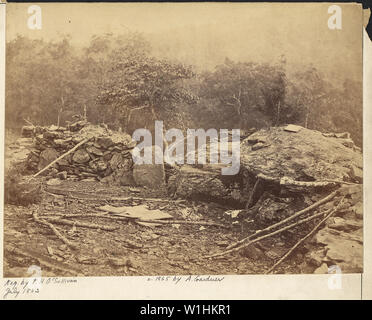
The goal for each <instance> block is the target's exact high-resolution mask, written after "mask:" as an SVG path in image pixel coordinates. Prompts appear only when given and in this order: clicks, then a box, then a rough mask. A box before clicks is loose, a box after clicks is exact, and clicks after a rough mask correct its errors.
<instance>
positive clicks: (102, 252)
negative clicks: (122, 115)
mask: <svg viewBox="0 0 372 320" xmlns="http://www.w3.org/2000/svg"><path fill="white" fill-rule="evenodd" d="M84 128H85V129H84ZM290 129H292V128H290ZM295 129H296V130H298V131H296V130H294V131H291V130H286V129H285V128H282V127H281V128H272V129H269V130H261V131H258V132H256V133H253V134H252V135H250V136H249V137H248V138H246V139H244V140H243V141H242V143H241V144H242V147H241V150H242V169H241V172H240V173H239V175H237V176H236V177H234V178H231V177H230V178H226V177H223V176H221V175H220V167H218V166H217V167H215V166H211V165H203V166H199V165H198V166H194V167H190V166H183V167H169V166H163V165H156V166H152V165H149V166H145V167H136V166H135V165H133V164H129V165H128V163H129V161H130V160H128V159H130V157H128V153H130V150H131V148H132V145H131V142H130V140H129V139H127V135H125V134H121V133H114V132H110V131H109V130H108V129H107V128H104V127H98V126H91V125H87V124H84V123H83V124H81V127H79V126H77V127H76V128H75V127H74V128H72V129H71V128H63V129H61V128H55V127H52V128H47V129H45V128H39V129H36V128H28V129H26V130H25V132H24V135H26V136H28V137H25V138H21V139H20V140H18V141H17V142H16V143H13V144H11V145H8V146H7V150H6V156H7V159H6V160H7V167H8V168H11V169H10V170H13V172H11V171H8V176H7V178H6V181H5V182H6V183H5V188H6V190H5V191H6V200H7V204H6V206H5V210H4V276H5V277H20V276H27V269H28V267H29V266H31V265H39V266H41V267H42V270H43V272H44V273H43V274H44V275H48V276H67V275H75V276H76V275H85V276H109V275H165V274H167V275H170V274H184V275H188V274H262V273H265V272H266V271H268V270H269V269H270V268H271V267H272V266H273V265H274V264H275V262H277V261H278V260H279V259H280V258H281V257H283V255H285V254H286V253H287V252H288V250H289V249H290V248H291V247H292V246H293V245H295V244H296V243H297V242H298V241H299V240H301V239H302V238H304V237H305V236H306V235H307V234H308V233H309V232H310V230H312V229H313V228H314V227H315V226H316V225H317V224H318V223H319V222H320V221H321V220H322V219H323V218H324V217H325V216H326V215H327V214H329V213H332V216H331V217H329V218H328V219H327V220H326V221H325V222H324V224H322V225H321V226H320V227H319V228H318V229H317V230H316V232H314V234H312V235H311V236H310V237H308V239H307V240H306V241H304V242H303V243H302V244H301V245H299V246H298V248H296V249H295V250H294V251H293V252H292V253H291V255H290V256H288V258H286V260H285V261H283V262H282V263H281V264H280V265H278V266H277V267H275V270H274V272H276V273H327V271H328V267H330V266H332V265H338V266H339V267H340V268H341V270H342V272H345V273H346V272H347V273H348V272H362V268H363V257H362V252H363V246H362V245H363V199H362V184H361V183H362V181H363V172H362V156H361V152H360V150H358V148H357V147H355V146H354V144H353V143H352V141H351V140H350V138H349V137H348V135H347V134H332V133H329V134H322V133H320V132H316V131H311V130H308V129H305V128H300V129H298V128H297V127H295ZM87 138H89V141H88V144H85V145H84V146H82V147H81V148H79V149H77V150H76V152H75V153H71V155H70V156H69V157H68V158H67V159H64V161H62V162H61V163H56V164H55V165H54V166H53V167H52V168H51V169H49V170H48V171H46V172H45V175H44V174H43V175H39V176H37V177H35V178H32V177H31V176H30V174H32V173H35V172H37V171H38V170H40V169H42V168H43V167H45V165H46V164H47V163H50V162H51V161H53V160H55V159H56V158H57V157H59V156H60V155H61V154H63V153H64V152H66V151H67V150H69V149H71V148H73V147H74V146H76V145H77V144H78V143H79V142H81V141H83V140H84V139H87ZM61 140H62V141H61ZM46 150H47V151H46ZM20 164H21V165H20ZM25 168H26V169H25ZM23 169H25V170H23ZM14 171H17V172H16V173H19V174H18V175H17V176H15V177H13V176H12V174H13V175H15V173H14ZM9 172H10V173H9ZM20 173H22V175H20ZM144 177H145V178H144ZM157 186H158V187H157ZM160 186H164V188H160ZM335 191H337V194H336V195H335V196H334V197H332V198H331V199H329V201H327V202H324V203H322V204H321V205H319V206H317V207H316V208H314V209H313V210H309V211H308V212H306V213H305V214H303V215H302V216H301V217H302V218H309V217H310V216H311V215H316V214H317V215H318V216H319V217H318V218H316V219H312V220H311V221H310V220H309V222H306V223H303V224H301V225H297V226H294V227H292V228H289V229H288V230H285V231H283V232H280V233H278V234H275V235H273V236H269V237H266V238H264V239H262V240H261V241H257V242H255V243H254V244H251V245H250V246H247V247H245V248H241V249H240V250H236V251H233V252H230V253H226V254H221V253H223V252H224V251H226V250H227V247H229V246H230V245H231V244H234V243H236V242H237V241H239V240H241V239H242V238H245V237H246V236H247V235H254V234H255V233H257V232H261V231H260V230H263V229H265V228H267V227H268V226H271V225H273V224H275V223H278V222H279V223H280V222H281V221H283V220H284V219H286V218H288V217H290V216H292V215H293V214H294V213H296V212H298V211H300V210H303V209H305V208H307V207H309V206H311V205H314V204H316V203H318V202H319V201H320V200H321V199H323V198H325V197H327V196H329V194H331V193H332V192H335ZM22 201H24V202H23V203H22ZM341 201H342V202H341ZM340 202H341V203H340ZM247 203H248V204H247ZM102 208H111V211H110V210H108V211H107V210H106V211H104V210H103V209H102ZM112 208H114V209H112ZM335 208H337V210H334V209H335ZM118 210H121V211H120V213H118V212H116V213H115V211H118ZM133 213H134V214H140V215H142V216H141V217H142V218H143V217H144V216H143V214H144V213H146V214H147V216H145V218H146V217H148V219H150V220H151V219H152V217H155V215H156V214H158V215H159V214H160V215H161V214H163V215H169V216H168V217H166V218H165V219H164V220H162V221H173V220H177V221H178V222H179V223H171V224H168V223H153V222H150V223H146V222H143V220H141V219H142V218H141V219H139V218H138V217H137V218H133V216H130V214H133ZM118 217H120V219H118ZM301 217H300V218H301ZM38 218H39V219H42V221H43V222H45V221H47V222H49V223H52V224H53V225H54V226H55V228H57V232H58V231H59V234H60V236H56V233H55V232H54V231H53V230H52V229H51V228H50V227H49V226H48V225H46V224H45V223H40V221H38ZM300 218H298V219H300ZM53 219H54V220H53ZM298 219H296V220H293V221H299V220H298ZM57 220H64V221H65V222H66V220H67V222H68V223H64V224H61V221H60V222H58V221H57ZM212 223H214V224H216V225H211V224H212ZM84 224H85V225H84ZM286 225H288V224H286ZM257 234H260V233H257ZM264 234H265V233H264ZM63 239H65V240H67V241H64V240H63ZM218 254H221V255H220V256H217V255H218ZM210 255H216V256H214V257H210V258H207V256H210Z"/></svg>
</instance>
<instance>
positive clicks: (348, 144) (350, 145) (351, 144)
mask: <svg viewBox="0 0 372 320" xmlns="http://www.w3.org/2000/svg"><path fill="white" fill-rule="evenodd" d="M341 143H342V144H343V145H344V146H345V147H347V148H353V147H354V141H353V140H351V139H342V141H341Z"/></svg>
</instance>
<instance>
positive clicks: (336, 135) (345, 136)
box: [335, 132, 350, 139]
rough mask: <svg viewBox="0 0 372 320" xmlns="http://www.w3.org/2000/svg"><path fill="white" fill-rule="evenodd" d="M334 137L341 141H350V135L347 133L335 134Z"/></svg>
mask: <svg viewBox="0 0 372 320" xmlns="http://www.w3.org/2000/svg"><path fill="white" fill-rule="evenodd" d="M335 137H336V138H341V139H350V133H349V132H342V133H336V134H335Z"/></svg>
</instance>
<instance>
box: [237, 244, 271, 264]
mask: <svg viewBox="0 0 372 320" xmlns="http://www.w3.org/2000/svg"><path fill="white" fill-rule="evenodd" d="M240 255H241V256H243V257H246V258H250V259H252V260H254V261H262V260H263V259H267V257H266V255H265V254H264V253H263V252H262V251H261V250H260V249H258V248H257V247H256V246H255V245H250V246H248V247H246V248H244V249H242V250H241V251H240Z"/></svg>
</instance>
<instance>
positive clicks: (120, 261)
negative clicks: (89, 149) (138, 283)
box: [108, 258, 132, 267]
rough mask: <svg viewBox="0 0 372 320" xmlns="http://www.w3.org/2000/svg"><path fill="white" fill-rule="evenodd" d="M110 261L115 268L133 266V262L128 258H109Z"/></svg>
mask: <svg viewBox="0 0 372 320" xmlns="http://www.w3.org/2000/svg"><path fill="white" fill-rule="evenodd" d="M108 261H109V263H110V264H111V265H112V266H114V267H123V266H128V267H129V266H132V263H131V261H130V260H129V259H126V258H109V259H108Z"/></svg>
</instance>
